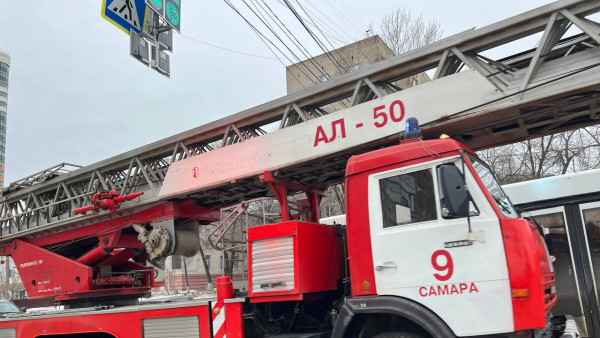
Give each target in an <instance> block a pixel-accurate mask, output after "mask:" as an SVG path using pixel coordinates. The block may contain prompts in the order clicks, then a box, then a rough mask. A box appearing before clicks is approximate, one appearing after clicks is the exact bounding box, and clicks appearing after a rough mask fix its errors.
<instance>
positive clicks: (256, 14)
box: [242, 0, 324, 80]
mask: <svg viewBox="0 0 600 338" xmlns="http://www.w3.org/2000/svg"><path fill="white" fill-rule="evenodd" d="M242 2H243V3H244V4H245V5H246V7H248V9H250V11H251V12H252V13H254V15H255V16H256V17H257V18H258V20H260V21H261V22H262V23H263V24H264V25H265V27H267V29H269V31H270V32H271V33H272V34H273V35H274V36H275V37H276V38H277V40H279V42H281V43H282V44H283V46H284V47H285V48H286V49H287V50H288V51H289V52H290V53H291V54H292V55H293V56H294V58H296V59H297V60H298V61H300V58H299V57H298V56H297V55H296V53H294V51H293V50H292V49H291V48H290V47H289V46H288V45H287V44H286V43H285V41H283V39H282V38H281V37H280V36H279V34H278V33H277V32H275V30H274V29H273V28H272V27H271V26H270V25H269V24H268V23H267V22H265V20H263V19H262V18H261V16H260V15H259V14H258V13H257V11H255V10H254V9H252V7H250V5H248V3H247V2H246V0H242ZM261 8H262V7H261ZM257 10H258V9H257ZM263 10H264V9H263ZM261 14H262V13H261ZM267 14H268V13H267ZM284 33H285V32H284ZM292 43H294V42H293V41H292ZM296 48H298V46H297V45H296ZM299 49H300V48H299ZM300 52H301V53H303V54H304V56H307V55H306V54H305V53H304V52H303V51H302V49H300ZM309 59H311V58H309ZM300 64H301V65H302V66H304V68H306V70H307V71H308V72H309V73H310V74H312V75H313V76H314V77H315V79H317V80H318V79H319V77H318V76H317V75H316V74H315V73H314V72H313V71H312V70H311V69H310V68H308V67H307V66H306V64H304V63H302V62H301V63H300ZM313 65H314V62H313ZM296 67H298V66H296ZM298 68H299V67H298ZM315 68H317V70H319V71H320V69H319V68H318V67H316V66H315ZM321 74H323V73H322V72H321ZM305 75H306V73H305ZM323 75H324V74H323Z"/></svg>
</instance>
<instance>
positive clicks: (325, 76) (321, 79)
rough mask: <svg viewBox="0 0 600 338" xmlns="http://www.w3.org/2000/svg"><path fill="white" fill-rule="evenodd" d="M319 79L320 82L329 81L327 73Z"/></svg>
mask: <svg viewBox="0 0 600 338" xmlns="http://www.w3.org/2000/svg"><path fill="white" fill-rule="evenodd" d="M319 81H321V82H327V81H329V75H327V74H324V75H322V76H321V77H320V78H319Z"/></svg>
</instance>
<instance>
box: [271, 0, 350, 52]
mask: <svg viewBox="0 0 600 338" xmlns="http://www.w3.org/2000/svg"><path fill="white" fill-rule="evenodd" d="M279 1H281V0H279ZM306 3H307V4H309V5H310V6H311V7H312V8H313V9H315V10H316V11H317V13H319V14H321V16H322V17H323V18H325V20H327V21H329V22H330V23H331V24H332V25H334V26H335V27H336V28H337V29H339V30H340V31H341V32H342V33H344V34H345V35H346V36H347V37H348V39H350V40H354V38H353V37H351V36H350V35H348V33H346V31H345V30H344V29H342V28H341V27H340V26H338V24H336V23H335V22H334V21H333V20H331V19H330V18H329V16H328V15H325V14H323V12H321V10H320V9H319V8H318V7H316V6H315V5H313V4H312V3H311V2H310V1H308V0H306ZM309 12H310V13H311V14H312V15H313V16H314V17H316V18H317V19H319V18H318V15H315V14H314V13H313V12H311V11H309ZM321 24H322V26H323V27H324V28H325V29H326V30H328V31H329V33H334V32H335V29H333V28H332V27H331V26H329V25H328V24H327V23H326V22H324V21H321ZM328 35H329V37H331V38H333V39H334V40H336V41H338V42H340V43H342V44H344V45H347V44H348V41H347V40H346V39H345V38H344V37H342V35H341V34H338V35H337V38H336V37H334V36H333V34H328Z"/></svg>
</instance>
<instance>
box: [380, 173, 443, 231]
mask: <svg viewBox="0 0 600 338" xmlns="http://www.w3.org/2000/svg"><path fill="white" fill-rule="evenodd" d="M379 191H380V194H381V209H382V210H381V211H382V214H383V227H384V228H388V227H393V226H397V225H407V224H411V223H418V222H425V221H432V220H435V219H436V218H437V212H436V206H435V193H434V189H433V177H432V174H431V169H426V170H420V171H415V172H412V173H408V174H402V175H397V176H393V177H388V178H384V179H381V180H380V181H379Z"/></svg>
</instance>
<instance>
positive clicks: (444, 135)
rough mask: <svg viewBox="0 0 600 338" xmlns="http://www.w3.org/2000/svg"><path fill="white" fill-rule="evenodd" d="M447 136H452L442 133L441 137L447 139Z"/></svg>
mask: <svg viewBox="0 0 600 338" xmlns="http://www.w3.org/2000/svg"><path fill="white" fill-rule="evenodd" d="M447 138H450V136H448V135H446V134H442V135H440V139H442V140H445V139H447Z"/></svg>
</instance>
